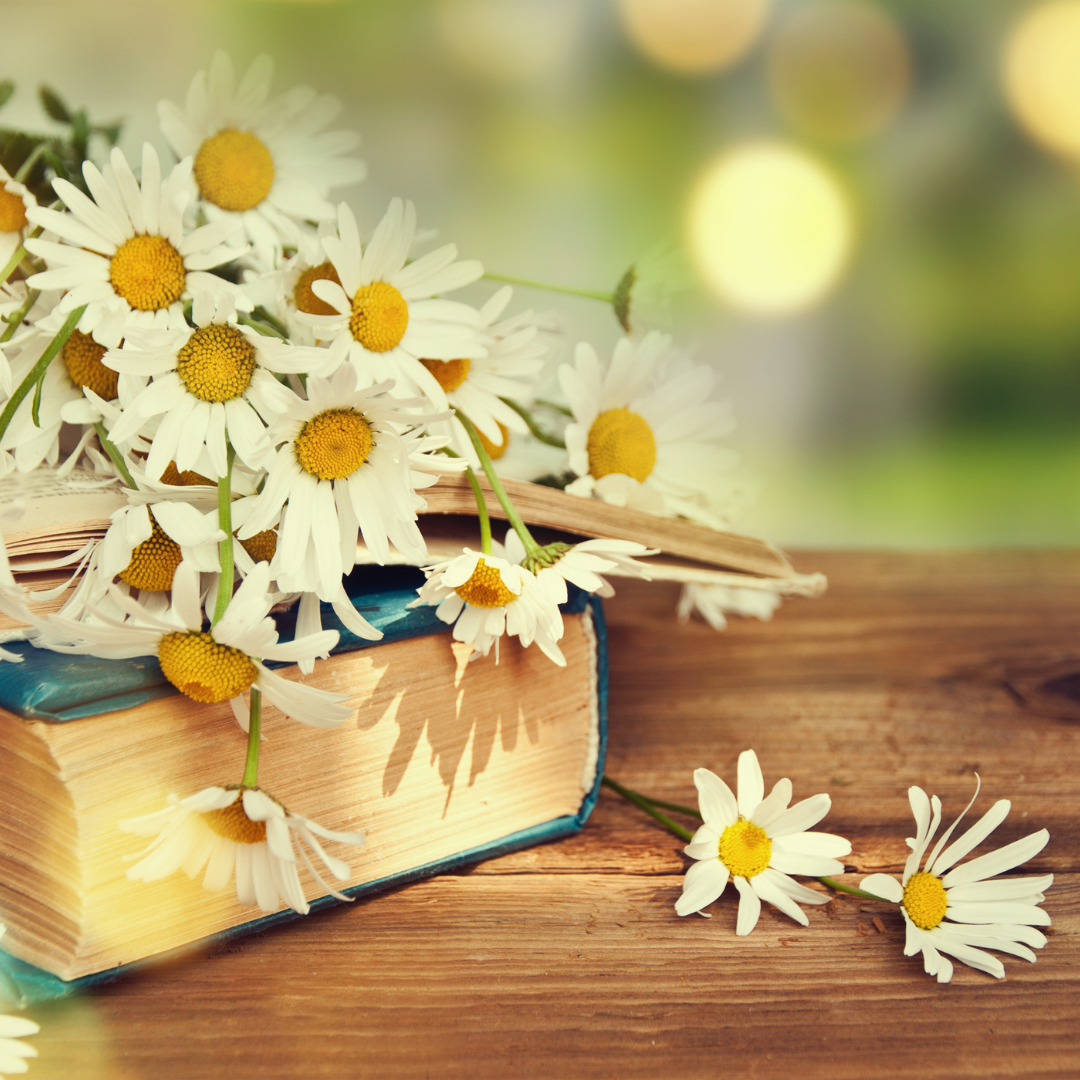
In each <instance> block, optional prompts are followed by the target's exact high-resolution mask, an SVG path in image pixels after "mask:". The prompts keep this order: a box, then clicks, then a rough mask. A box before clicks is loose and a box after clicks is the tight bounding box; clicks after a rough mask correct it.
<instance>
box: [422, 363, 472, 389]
mask: <svg viewBox="0 0 1080 1080" xmlns="http://www.w3.org/2000/svg"><path fill="white" fill-rule="evenodd" d="M420 363H421V364H423V365H424V367H426V368H427V369H428V371H430V372H431V374H432V375H434V376H435V381H436V382H437V383H438V384H439V385H440V386H441V387H442V388H443V389H444V390H445V391H446V392H447V393H448V394H449V393H450V391H451V390H456V389H457V388H458V387H459V386H460V385H461V384H462V383H463V382H464V381H465V380H466V379H467V378H468V377H469V367H470V364H469V361H468V360H421V361H420Z"/></svg>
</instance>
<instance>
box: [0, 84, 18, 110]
mask: <svg viewBox="0 0 1080 1080" xmlns="http://www.w3.org/2000/svg"><path fill="white" fill-rule="evenodd" d="M14 93H15V84H14V83H13V82H12V81H11V80H10V79H4V80H2V81H0V109H2V108H3V107H4V106H5V105H6V104H7V103H8V102H9V101H10V100H11V95H12V94H14Z"/></svg>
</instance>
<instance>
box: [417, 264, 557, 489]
mask: <svg viewBox="0 0 1080 1080" xmlns="http://www.w3.org/2000/svg"><path fill="white" fill-rule="evenodd" d="M512 296H513V289H512V288H511V287H510V286H509V285H507V286H505V287H504V288H502V289H500V290H499V291H498V292H497V293H495V295H494V296H492V297H491V299H490V300H488V302H487V303H486V304H484V306H483V307H482V308H480V326H481V331H482V334H483V343H484V345H485V346H486V347H487V356H483V357H475V358H473V359H471V360H470V359H465V358H456V359H453V360H429V359H421V361H420V363H421V364H423V365H424V367H425V368H427V370H428V371H429V372H431V374H432V375H434V376H435V379H436V381H437V382H438V384H439V386H440V387H441V388H442V390H443V392H444V394H445V395H446V401H447V403H448V404H449V405H450V406H451V407H453V408H454V409H460V410H461V411H462V412H463V413H464V414H465V415H466V416H467V417H468V418H469V420H471V421H472V423H473V425H474V426H475V427H476V429H477V431H478V432H480V434H481V435H483V436H484V437H485V439H486V443H485V445H484V449H485V450H487V448H488V446H491V447H492V449H495V448H498V449H500V450H502V449H505V446H506V438H507V433H508V432H511V431H513V432H517V433H518V434H519V435H525V434H527V433H528V430H529V428H528V425H527V424H526V423H525V421H524V420H523V419H522V418H521V416H520V414H519V413H517V412H516V411H515V410H514V409H512V408H510V406H509V405H507V404H506V403H505V402H504V401H503V400H502V398H504V397H509V398H514V399H515V400H521V399H528V398H531V397H532V377H533V376H535V375H536V374H537V373H538V372H539V371H540V369H541V368H542V367H543V366H544V357H545V356H546V355H547V352H548V347H547V344H546V343H545V342H544V341H543V340H542V338H541V337H540V327H539V325H538V323H537V320H536V317H535V316H534V315H533V313H532V312H531V311H526V312H522V313H521V314H520V315H515V316H513V317H512V318H509V319H501V316H502V314H503V312H504V311H505V310H506V307H507V305H508V304H509V303H510V299H511V297H512ZM500 319H501V321H500ZM443 429H445V431H446V433H447V434H448V435H449V436H450V445H451V446H452V447H453V448H454V450H455V451H456V452H457V453H458V454H460V455H461V456H462V457H464V458H465V459H466V460H467V461H469V462H470V463H471V464H472V465H473V467H474V468H478V467H479V464H480V462H479V459H478V458H477V457H476V451H475V450H474V449H473V444H472V440H471V439H470V438H469V436H468V434H467V433H466V431H465V428H464V427H463V426H462V424H461V421H460V420H458V419H457V417H456V416H454V417H452V418H451V419H450V420H447V421H444V422H443V424H441V425H438V426H437V427H435V428H433V429H432V430H435V431H441V430H443Z"/></svg>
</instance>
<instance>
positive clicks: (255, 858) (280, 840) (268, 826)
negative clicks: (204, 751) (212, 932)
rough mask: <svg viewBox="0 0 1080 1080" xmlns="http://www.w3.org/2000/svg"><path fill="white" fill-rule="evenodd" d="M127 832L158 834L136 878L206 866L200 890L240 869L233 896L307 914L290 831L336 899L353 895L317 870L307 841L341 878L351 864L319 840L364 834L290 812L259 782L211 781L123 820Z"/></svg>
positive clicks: (223, 882)
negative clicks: (326, 825)
mask: <svg viewBox="0 0 1080 1080" xmlns="http://www.w3.org/2000/svg"><path fill="white" fill-rule="evenodd" d="M120 828H121V829H123V830H124V832H130V833H136V834H137V835H139V836H154V837H155V839H154V840H153V841H152V842H151V844H150V846H149V847H148V848H146V850H145V851H143V852H141V853H140V855H137V856H135V858H137V859H139V861H138V862H137V863H136V864H135V865H134V866H132V867H131V868H130V869H129V870H128V872H127V876H128V878H130V879H131V880H132V881H157V880H159V879H160V878H165V877H168V876H169V875H170V874H174V873H175V872H176V871H177V870H181V869H182V870H183V871H184V873H186V874H187V876H188V877H189V878H191V879H192V880H194V879H195V877H196V876H197V875H198V874H199V873H201V872H202V870H203V867H205V868H206V873H205V875H204V876H203V888H205V889H209V890H210V891H211V892H217V891H219V890H221V889H224V888H226V887H227V886H228V884H229V881H230V880H231V879H232V878H233V872H234V870H235V874H236V898H237V899H238V900H239V901H240V903H241V904H251V905H258V907H259V908H261V909H262V910H263V911H267V912H274V911H277V909H278V904H279V901H280V900H284V902H285V903H286V904H287V905H288V906H289V907H291V908H292V909H293V911H296V912H298V913H299V914H301V915H306V914H307V913H308V911H310V905H309V904H308V902H307V900H306V899H305V898H304V890H303V888H302V887H301V885H300V876H299V868H298V866H297V862H296V853H295V851H294V849H293V842H292V838H293V834H294V833H295V834H296V836H297V838H298V839H299V840H301V841H302V843H301V844H300V847H299V851H300V857H301V858H302V859H303V861H304V865H305V866H306V867H307V868H308V870H309V871H310V873H311V876H312V877H313V878H314V879H315V880H316V881H317V882H318V883H319V884H320V885H321V886H322V887H323V889H325V890H326V892H327V893H329V894H330V895H331V896H334V897H337V899H338V900H348V899H349V897H347V896H345V895H344V894H343V893H340V892H337V891H336V890H335V889H334V888H332V887H331V886H330V885H328V884H327V883H326V881H325V880H324V879H323V877H322V876H321V875H320V874H319V872H318V870H316V869H315V867H314V865H313V864H312V862H311V859H310V858H309V856H308V854H307V851H306V850H305V847H304V845H305V844H306V845H307V847H309V848H310V849H311V850H312V851H313V852H314V853H315V854H316V855H317V856H318V857H319V859H320V860H321V861H322V863H323V865H324V866H325V867H326V868H327V869H328V870H329V871H330V873H331V874H333V875H334V877H335V878H337V880H338V881H345V880H346V879H347V878H348V877H349V873H350V871H349V866H348V864H347V863H345V862H342V860H341V859H336V858H334V856H332V855H328V854H327V853H326V852H325V851H324V850H323V847H322V845H321V844H320V843H319V841H318V840H317V839H316V837H317V836H321V837H322V838H323V839H324V840H336V841H337V842H338V843H341V844H354V845H356V846H359V845H361V844H363V842H364V834H363V833H357V832H334V831H333V830H331V829H324V828H323V827H322V826H321V825H318V824H316V823H315V822H314V821H311V820H309V819H308V818H303V817H299V816H298V815H296V814H290V813H289V812H288V811H287V810H286V809H285V807H283V806H282V805H281V803H279V802H278V801H277V800H276V799H274V798H273V797H272V796H270V795H268V794H267V793H266V792H265V791H262V790H260V789H258V788H240V787H209V788H205V789H204V790H203V791H200V792H199V793H198V794H196V795H191V796H189V797H188V798H186V799H178V798H177V797H176V796H175V795H170V796H169V799H168V806H166V807H165V808H164V809H163V810H158V811H156V812H155V813H152V814H144V815H143V816H142V817H136V818H129V819H127V820H126V821H121V822H120Z"/></svg>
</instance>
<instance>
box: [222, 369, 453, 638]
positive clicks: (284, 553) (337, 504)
mask: <svg viewBox="0 0 1080 1080" xmlns="http://www.w3.org/2000/svg"><path fill="white" fill-rule="evenodd" d="M391 385H392V384H391V383H389V382H385V383H379V384H377V385H375V386H370V387H367V388H366V389H363V390H359V389H357V376H356V371H355V369H354V368H353V367H352V366H351V365H349V364H345V365H343V366H342V367H340V368H338V370H337V371H336V372H335V373H334V375H333V378H332V379H329V380H327V379H320V378H310V379H308V384H307V394H308V397H307V400H304V399H303V398H300V397H297V396H296V395H295V394H293V393H292V392H291V391H284V392H285V393H286V394H287V395H288V397H289V403H288V407H287V409H286V410H285V413H284V415H283V416H282V417H280V418H279V419H278V420H277V421H276V422H275V423H274V424H273V425H272V426H271V428H270V440H271V442H272V443H275V444H278V443H280V444H281V447H280V449H279V450H278V452H277V456H276V457H275V458H274V460H273V463H272V464H271V465H270V467H269V471H268V474H267V478H266V484H265V486H264V487H263V490H262V492H261V494H260V495H259V496H258V497H257V499H256V500H254V504H253V506H252V508H251V510H250V512H249V513H248V516H247V520H246V521H245V523H244V525H243V527H242V528H241V529H240V530H239V537H240V539H241V540H244V539H247V538H248V537H251V536H253V535H254V534H255V533H257V532H261V531H262V530H264V529H267V528H270V527H272V526H274V525H277V528H278V545H277V552H276V555H275V557H274V562H273V565H272V566H271V570H272V571H273V576H274V578H275V580H276V581H277V582H278V584H279V586H280V587H281V588H283V589H285V590H287V591H289V592H317V593H318V594H319V596H320V597H321V598H322V599H324V600H327V601H331V602H332V603H333V604H334V610H335V611H336V612H337V614H338V616H339V618H341V619H342V621H344V622H345V625H346V626H348V627H349V629H350V630H352V629H353V627H354V625H355V626H359V627H360V629H357V630H354V632H355V633H361V632H362V630H363V628H364V627H366V630H367V633H365V634H364V636H370V633H371V632H372V628H371V627H370V626H367V624H366V623H364V622H363V620H362V619H360V617H359V615H358V614H356V611H355V608H353V606H352V603H351V601H349V599H348V597H346V596H345V593H344V590H343V588H342V585H341V577H342V574H343V573H347V572H348V571H349V570H351V569H352V567H353V565H354V561H355V553H356V542H357V538H358V535H359V534H362V535H363V537H364V543H365V544H366V545H367V546H368V548H369V549H370V550H371V552H372V553H373V554H374V556H375V558H376V560H377V561H378V562H385V561H386V560H387V559H388V558H389V555H390V548H389V545H390V544H393V545H394V546H395V547H396V548H397V549H398V550H399V551H400V552H402V553H403V554H405V555H406V556H408V557H410V558H413V559H415V560H416V561H422V560H423V558H424V555H425V552H426V547H425V545H424V538H423V537H422V536H421V534H420V530H419V529H418V528H417V525H416V512H417V510H418V509H422V508H423V506H424V501H423V499H422V498H420V496H418V495H417V494H416V490H415V487H416V477H415V475H414V473H413V469H415V468H417V467H418V466H419V465H420V464H421V463H420V462H418V461H417V458H419V457H422V456H423V447H424V444H423V443H422V442H420V441H419V440H420V438H421V436H420V433H419V430H418V429H416V424H417V423H418V421H421V420H423V419H425V418H424V417H418V416H416V415H409V414H408V413H406V412H403V411H402V408H410V407H412V406H415V405H418V404H420V403H419V402H417V401H400V400H398V399H395V398H391V397H389V396H388V395H387V393H386V391H387V390H388V389H389V388H390V386H391ZM410 428H411V429H413V430H412V431H409V429H410ZM402 431H405V432H406V434H404V435H402V434H400V432H402ZM445 460H446V461H447V463H448V467H450V468H453V465H452V464H451V463H449V459H445ZM430 468H431V470H432V471H436V470H442V471H445V468H444V466H443V465H442V464H441V463H434V462H432V463H431V464H430ZM358 620H359V621H358Z"/></svg>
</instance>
